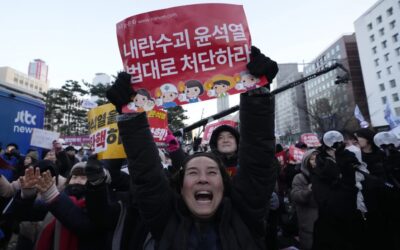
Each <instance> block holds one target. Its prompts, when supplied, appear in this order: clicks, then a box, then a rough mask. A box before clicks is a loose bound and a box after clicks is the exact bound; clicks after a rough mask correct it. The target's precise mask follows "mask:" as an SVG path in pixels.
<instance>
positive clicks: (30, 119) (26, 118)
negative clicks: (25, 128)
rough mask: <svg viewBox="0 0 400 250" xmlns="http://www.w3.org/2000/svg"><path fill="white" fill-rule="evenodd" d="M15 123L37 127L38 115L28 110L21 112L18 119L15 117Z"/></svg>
mask: <svg viewBox="0 0 400 250" xmlns="http://www.w3.org/2000/svg"><path fill="white" fill-rule="evenodd" d="M14 122H15V123H17V122H19V123H22V124H27V125H34V126H35V125H36V115H32V114H30V113H29V111H28V110H21V111H19V112H18V113H17V117H15V119H14Z"/></svg>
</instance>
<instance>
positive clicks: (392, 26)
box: [389, 20, 396, 29]
mask: <svg viewBox="0 0 400 250" xmlns="http://www.w3.org/2000/svg"><path fill="white" fill-rule="evenodd" d="M389 27H390V29H394V27H396V20H393V21H391V22H390V23H389Z"/></svg>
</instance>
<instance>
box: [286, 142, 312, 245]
mask: <svg viewBox="0 0 400 250" xmlns="http://www.w3.org/2000/svg"><path fill="white" fill-rule="evenodd" d="M317 154H318V151H317V150H316V149H311V150H309V151H307V152H306V153H305V154H304V156H303V160H302V162H301V167H300V171H301V172H300V173H298V174H297V175H296V176H295V177H294V179H293V182H292V189H291V192H290V196H291V199H292V201H293V202H294V203H295V207H296V212H297V220H298V228H299V239H300V246H301V249H304V250H308V249H312V243H313V232H314V222H315V221H316V220H317V218H318V205H317V203H316V201H315V199H314V196H313V191H312V184H311V179H310V173H312V172H313V171H314V169H315V167H316V166H317V163H316V157H317Z"/></svg>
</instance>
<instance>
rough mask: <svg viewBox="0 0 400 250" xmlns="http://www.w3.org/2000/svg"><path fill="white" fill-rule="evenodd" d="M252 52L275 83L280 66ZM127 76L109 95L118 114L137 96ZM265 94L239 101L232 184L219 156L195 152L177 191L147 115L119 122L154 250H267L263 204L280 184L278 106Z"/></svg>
mask: <svg viewBox="0 0 400 250" xmlns="http://www.w3.org/2000/svg"><path fill="white" fill-rule="evenodd" d="M252 52H253V53H252V56H253V60H255V57H258V59H260V60H261V61H262V62H263V63H264V66H265V71H266V72H269V74H268V75H267V79H269V80H270V81H271V80H272V79H273V77H274V76H275V75H276V73H277V65H276V63H275V62H273V61H271V60H270V59H269V58H266V57H265V56H264V55H263V54H261V53H260V51H259V50H258V49H255V48H253V49H252ZM257 52H258V53H257ZM260 57H261V58H260ZM271 72H272V73H271ZM270 73H271V74H272V75H270ZM264 74H265V73H264ZM120 77H123V75H119V78H120ZM126 78H127V81H119V80H118V79H117V81H116V82H115V84H114V85H113V86H112V87H111V89H110V90H109V91H108V92H107V98H108V99H109V100H110V101H111V102H112V103H113V104H114V105H115V106H116V108H117V110H119V112H120V111H121V107H122V105H125V104H127V103H128V102H129V100H130V98H131V97H132V95H134V93H133V90H132V89H131V87H130V81H129V80H130V79H129V78H130V77H126ZM130 91H131V92H130ZM268 92H269V91H268V90H267V89H266V88H262V89H257V90H255V91H252V92H250V93H245V94H242V95H241V105H240V118H241V119H240V120H241V123H242V124H241V136H242V139H241V142H240V146H239V150H238V155H239V158H238V159H239V164H240V168H239V170H238V173H237V174H236V175H235V176H234V177H233V180H232V181H231V180H230V178H229V176H228V175H227V173H226V172H225V168H224V166H223V164H222V163H221V160H220V159H219V158H218V157H216V156H215V155H214V154H212V153H199V154H194V155H191V156H189V157H187V158H186V159H185V160H184V162H183V164H182V169H181V170H180V171H179V175H178V177H177V178H178V183H177V189H178V192H176V191H173V190H172V189H170V188H169V184H168V181H167V179H166V177H165V175H164V171H163V170H162V167H161V163H160V159H159V156H158V150H157V147H156V145H155V143H154V141H153V138H152V136H151V133H150V129H149V125H148V122H147V119H146V114H145V113H141V114H126V115H121V116H119V118H118V119H119V122H118V127H119V133H120V136H121V139H122V142H123V145H124V149H125V152H126V154H127V157H128V161H129V165H128V167H129V171H130V173H131V176H132V182H133V183H134V188H135V190H136V195H137V196H136V197H137V200H138V208H139V212H140V214H141V215H142V216H143V219H144V221H145V223H146V224H147V226H148V227H149V229H150V232H151V234H152V237H153V238H154V239H155V242H156V247H157V249H230V250H234V249H264V242H263V241H264V237H265V235H264V234H265V233H264V220H265V214H266V204H267V202H268V200H269V197H270V195H271V193H272V190H273V188H274V185H275V179H276V170H275V169H274V168H273V167H272V164H271V163H272V160H273V157H274V151H275V150H274V145H275V143H274V101H273V98H272V97H271V95H270V94H269V93H268ZM260 124H263V126H259V125H260Z"/></svg>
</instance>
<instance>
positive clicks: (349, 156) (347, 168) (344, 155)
mask: <svg viewBox="0 0 400 250" xmlns="http://www.w3.org/2000/svg"><path fill="white" fill-rule="evenodd" d="M335 158H336V163H337V164H338V166H339V168H340V172H341V173H342V179H343V182H345V183H347V184H348V185H349V186H354V184H355V173H356V169H355V167H356V166H358V165H360V162H359V161H358V159H357V157H356V155H355V154H354V153H353V152H350V151H349V150H347V149H345V150H341V151H336V152H335Z"/></svg>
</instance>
